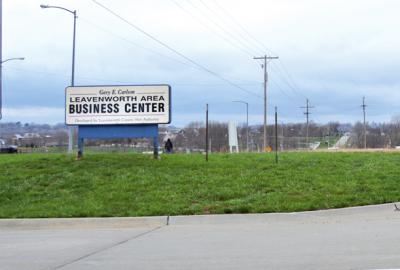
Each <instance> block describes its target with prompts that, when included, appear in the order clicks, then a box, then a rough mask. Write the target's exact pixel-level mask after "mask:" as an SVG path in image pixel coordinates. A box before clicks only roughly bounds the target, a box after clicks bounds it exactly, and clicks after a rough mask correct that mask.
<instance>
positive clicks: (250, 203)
mask: <svg viewBox="0 0 400 270" xmlns="http://www.w3.org/2000/svg"><path fill="white" fill-rule="evenodd" d="M399 165H400V154H398V153H312V152H309V153H283V154H281V156H280V163H279V164H278V165H277V164H275V163H274V155H273V154H272V153H270V154H233V155H230V154H213V155H211V156H210V161H209V162H208V163H207V162H205V160H204V157H203V156H202V155H184V154H176V155H163V156H162V158H161V160H153V159H152V158H151V156H149V155H141V154H132V153H107V154H88V155H86V156H85V158H84V159H83V160H81V161H76V160H75V159H74V157H72V156H69V155H65V154H64V155H63V154H20V155H1V156H0V172H1V173H0V217H1V218H22V217H106V216H150V215H189V214H210V213H218V214H221V213H264V212H289V211H303V210H315V209H326V208H337V207H346V206H355V205H367V204H377V203H386V202H393V201H399V200H400V186H399V183H400V181H399V180H400V178H399V173H400V166H399Z"/></svg>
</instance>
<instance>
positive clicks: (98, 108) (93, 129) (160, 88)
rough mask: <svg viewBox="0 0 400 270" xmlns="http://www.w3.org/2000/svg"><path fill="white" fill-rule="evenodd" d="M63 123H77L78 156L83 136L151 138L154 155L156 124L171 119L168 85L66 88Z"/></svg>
mask: <svg viewBox="0 0 400 270" xmlns="http://www.w3.org/2000/svg"><path fill="white" fill-rule="evenodd" d="M65 122H66V124H67V125H77V126H78V158H81V157H82V156H83V151H84V140H85V139H116V138H152V139H153V147H154V158H158V124H169V123H170V122H171V87H170V86H169V85H128V86H76V87H67V88H66V114H65Z"/></svg>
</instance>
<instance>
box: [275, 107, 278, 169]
mask: <svg viewBox="0 0 400 270" xmlns="http://www.w3.org/2000/svg"><path fill="white" fill-rule="evenodd" d="M275 162H276V163H277V164H278V108H277V107H275Z"/></svg>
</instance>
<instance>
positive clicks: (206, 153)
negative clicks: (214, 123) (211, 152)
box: [206, 103, 208, 161]
mask: <svg viewBox="0 0 400 270" xmlns="http://www.w3.org/2000/svg"><path fill="white" fill-rule="evenodd" d="M206 161H208V103H207V105H206Z"/></svg>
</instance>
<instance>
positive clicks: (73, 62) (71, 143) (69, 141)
mask: <svg viewBox="0 0 400 270" xmlns="http://www.w3.org/2000/svg"><path fill="white" fill-rule="evenodd" d="M40 7H41V8H57V9H61V10H64V11H66V12H68V13H71V14H72V15H74V34H73V39H72V72H71V73H72V74H71V86H75V43H76V19H77V18H78V17H77V15H76V10H69V9H66V8H63V7H59V6H49V5H40ZM68 129H69V130H68V153H72V147H73V129H72V127H69V128H68Z"/></svg>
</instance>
